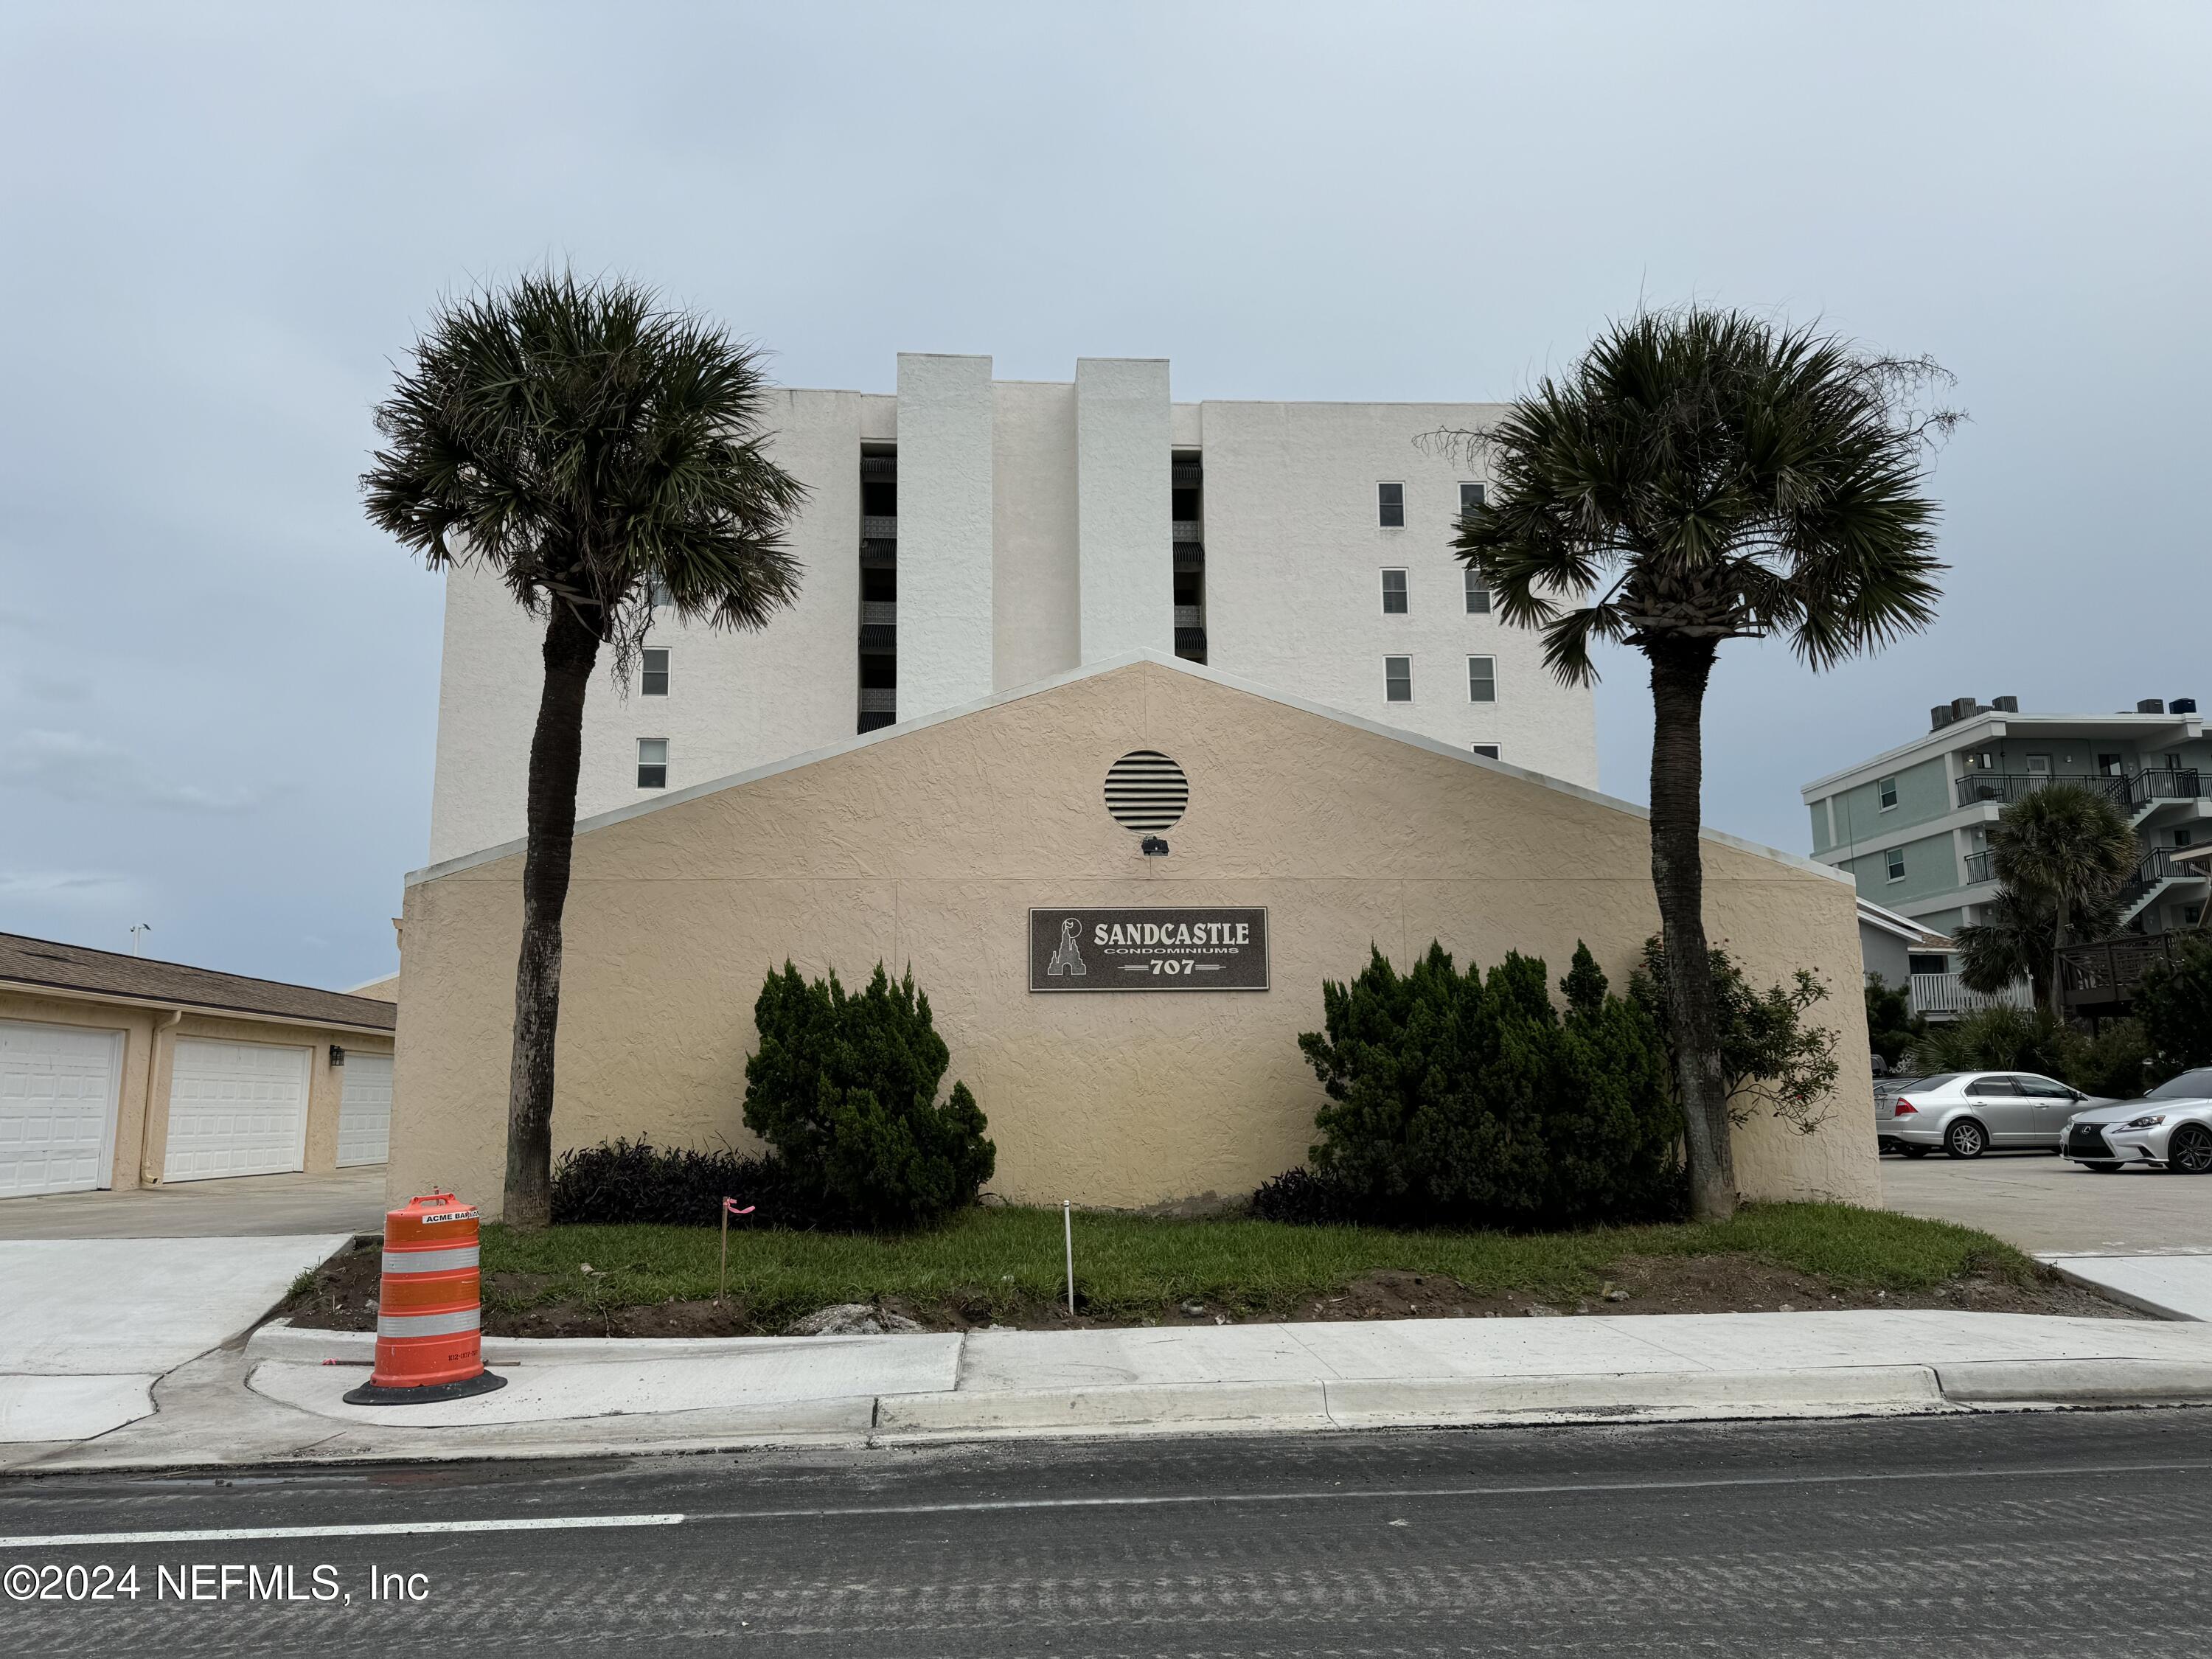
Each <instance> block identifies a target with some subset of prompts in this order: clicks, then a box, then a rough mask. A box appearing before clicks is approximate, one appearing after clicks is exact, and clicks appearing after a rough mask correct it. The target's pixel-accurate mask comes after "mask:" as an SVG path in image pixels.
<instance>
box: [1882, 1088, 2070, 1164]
mask: <svg viewBox="0 0 2212 1659" xmlns="http://www.w3.org/2000/svg"><path fill="white" fill-rule="evenodd" d="M2102 1104H2104V1102H2102V1101H2100V1100H2097V1099H2093V1098H2092V1097H2090V1096H2087V1095H2085V1094H2083V1093H2082V1092H2081V1091H2080V1090H2079V1089H2069V1087H2067V1085H2064V1084H2063V1083H2061V1082H2059V1081H2058V1080H2057V1079H2055V1078H2047V1077H2042V1076H2039V1075H2038V1074H2037V1073H2033V1072H1942V1073H1938V1074H1936V1076H1934V1077H1923V1078H1919V1079H1915V1080H1914V1081H1913V1082H1912V1083H1911V1084H1910V1085H1908V1086H1907V1087H1905V1089H1903V1090H1901V1091H1899V1092H1898V1093H1897V1094H1895V1095H1893V1096H1892V1097H1890V1101H1889V1116H1888V1119H1887V1121H1885V1122H1881V1123H1878V1124H1876V1126H1875V1132H1876V1133H1877V1135H1878V1136H1879V1138H1880V1139H1883V1140H1886V1141H1888V1142H1890V1143H1891V1144H1892V1145H1893V1146H1896V1148H1897V1150H1898V1151H1899V1152H1903V1153H1904V1154H1905V1157H1907V1158H1925V1157H1927V1156H1928V1154H1929V1153H1930V1152H1934V1151H1936V1149H1937V1148H1938V1147H1941V1148H1942V1150H1943V1152H1945V1153H1946V1154H1948V1156H1950V1157H1952V1158H1979V1157H1980V1156H1981V1155H1982V1154H1983V1153H1984V1152H1988V1151H1989V1150H1990V1148H1991V1147H1993V1146H1994V1147H1996V1149H1997V1150H1998V1151H1999V1152H2008V1151H2011V1150H2013V1149H2015V1148H2019V1149H2021V1150H2040V1151H2043V1152H2057V1150H2058V1149H2059V1142H2060V1140H2061V1139H2063V1136H2064V1135H2065V1133H2066V1124H2067V1121H2068V1120H2069V1119H2070V1118H2072V1117H2074V1116H2075V1115H2076V1114H2077V1113H2079V1112H2080V1111H2081V1109H2082V1108H2083V1107H2084V1106H2097V1105H2102Z"/></svg>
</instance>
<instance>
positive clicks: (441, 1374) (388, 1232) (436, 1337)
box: [346, 1193, 507, 1406]
mask: <svg viewBox="0 0 2212 1659" xmlns="http://www.w3.org/2000/svg"><path fill="white" fill-rule="evenodd" d="M477 1251H478V1243H477V1212H476V1209H475V1206H472V1205H468V1204H464V1203H462V1202H461V1201H460V1200H459V1199H458V1198H456V1197H454V1196H453V1194H451V1193H426V1194H422V1195H420V1196H418V1197H415V1198H410V1199H409V1200H407V1202H406V1203H404V1204H403V1205H401V1206H399V1208H398V1209H396V1210H390V1211H387V1212H386V1213H385V1217H384V1274H383V1284H382V1286H381V1288H380V1293H379V1296H378V1299H377V1304H376V1369H375V1370H374V1371H373V1372H371V1373H370V1375H369V1379H368V1382H367V1383H364V1384H362V1386H361V1387H360V1388H358V1389H354V1390H353V1391H352V1392H351V1393H350V1394H349V1395H346V1399H347V1401H349V1403H351V1404H353V1405H356V1406H404V1405H420V1404H423V1403H426V1402H428V1401H435V1400H459V1399H461V1398H463V1397H465V1396H466V1395H472V1394H483V1393H486V1392H488V1391H489V1390H490V1389H497V1388H501V1387H504V1386H505V1384H506V1382H507V1379H506V1378H505V1377H503V1376H495V1375H494V1374H493V1373H492V1372H490V1371H488V1370H485V1369H484V1365H483V1282H482V1279H481V1276H480V1267H479V1258H478V1255H477Z"/></svg>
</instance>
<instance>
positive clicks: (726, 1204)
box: [722, 1198, 759, 1215]
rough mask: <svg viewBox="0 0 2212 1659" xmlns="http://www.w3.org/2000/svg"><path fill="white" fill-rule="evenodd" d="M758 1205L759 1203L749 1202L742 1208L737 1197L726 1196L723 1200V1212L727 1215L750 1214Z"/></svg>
mask: <svg viewBox="0 0 2212 1659" xmlns="http://www.w3.org/2000/svg"><path fill="white" fill-rule="evenodd" d="M758 1207H759V1206H757V1205H754V1204H748V1205H746V1206H745V1207H744V1209H742V1210H741V1209H739V1208H738V1200H736V1199H734V1198H726V1199H724V1200H722V1213H723V1214H725V1215H750V1214H751V1213H752V1212H754V1211H755V1210H756V1209H757V1208H758Z"/></svg>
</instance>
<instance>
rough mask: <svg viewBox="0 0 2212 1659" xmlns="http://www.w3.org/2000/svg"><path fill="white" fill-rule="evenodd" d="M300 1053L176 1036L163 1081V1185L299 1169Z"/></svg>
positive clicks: (303, 1067)
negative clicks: (165, 1139) (166, 1123)
mask: <svg viewBox="0 0 2212 1659" xmlns="http://www.w3.org/2000/svg"><path fill="white" fill-rule="evenodd" d="M309 1052H310V1051H309V1050H307V1049H305V1048H276V1047H274V1046H272V1045H270V1044H269V1043H264V1042H209V1041H208V1040H207V1039H205V1038H204V1037H179V1039H178V1040H177V1054H176V1061H175V1065H174V1066H173V1069H172V1071H171V1073H170V1077H169V1150H168V1155H167V1158H165V1159H164V1160H163V1163H162V1165H161V1179H162V1180H164V1181H207V1180H210V1179H212V1178H214V1177H216V1176H243V1175H270V1174H274V1173H276V1171H278V1170H297V1169H300V1168H302V1167H303V1166H304V1164H305V1161H306V1154H307V1059H308V1054H309Z"/></svg>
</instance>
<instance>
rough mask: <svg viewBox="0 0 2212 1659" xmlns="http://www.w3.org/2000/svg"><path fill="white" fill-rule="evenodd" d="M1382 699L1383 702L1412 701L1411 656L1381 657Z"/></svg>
mask: <svg viewBox="0 0 2212 1659" xmlns="http://www.w3.org/2000/svg"><path fill="white" fill-rule="evenodd" d="M1383 701H1384V702H1413V659H1412V658H1411V657H1385V658H1383Z"/></svg>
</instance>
